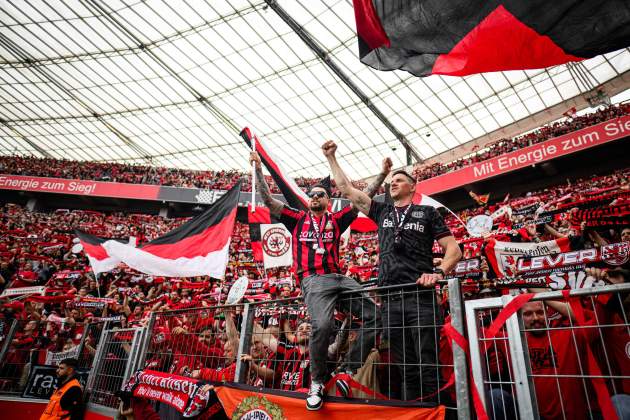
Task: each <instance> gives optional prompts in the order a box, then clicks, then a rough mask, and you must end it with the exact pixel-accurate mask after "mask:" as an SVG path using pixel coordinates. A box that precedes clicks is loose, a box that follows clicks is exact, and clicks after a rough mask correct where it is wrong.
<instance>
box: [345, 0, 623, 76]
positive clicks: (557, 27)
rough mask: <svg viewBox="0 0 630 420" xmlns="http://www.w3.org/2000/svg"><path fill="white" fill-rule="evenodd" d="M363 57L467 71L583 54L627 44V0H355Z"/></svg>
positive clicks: (425, 69) (419, 70)
mask: <svg viewBox="0 0 630 420" xmlns="http://www.w3.org/2000/svg"><path fill="white" fill-rule="evenodd" d="M353 3H354V12H355V18H356V24H357V34H358V38H359V56H360V59H361V62H363V63H364V64H367V65H368V66H370V67H373V68H375V69H377V70H398V69H400V70H405V71H408V72H409V73H411V74H413V75H415V76H428V75H430V74H444V75H451V76H465V75H468V74H474V73H483V72H491V71H503V70H520V69H535V68H543V67H550V66H555V65H558V64H563V63H567V62H570V61H580V60H583V59H585V58H590V57H594V56H596V55H599V54H604V53H607V52H611V51H615V50H618V49H621V48H625V47H628V46H629V45H630V3H628V2H627V1H626V0H590V1H581V0H557V1H553V2H549V1H546V0H489V1H488V0H486V1H482V0H454V1H448V2H444V1H439V0H430V1H422V2H420V1H417V0H403V1H388V0H353Z"/></svg>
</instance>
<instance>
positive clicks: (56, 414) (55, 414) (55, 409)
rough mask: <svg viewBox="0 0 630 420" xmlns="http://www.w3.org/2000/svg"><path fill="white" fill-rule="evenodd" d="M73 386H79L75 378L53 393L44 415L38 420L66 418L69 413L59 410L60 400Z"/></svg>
mask: <svg viewBox="0 0 630 420" xmlns="http://www.w3.org/2000/svg"><path fill="white" fill-rule="evenodd" d="M73 386H78V387H80V386H81V384H80V383H79V381H78V380H77V379H76V378H73V379H70V380H69V381H68V382H66V383H65V384H63V385H62V386H61V388H59V389H57V390H56V391H55V392H53V394H52V396H51V397H50V401H49V402H48V405H47V406H46V409H45V410H44V414H42V416H41V417H40V418H39V420H60V419H63V418H66V417H67V416H68V415H69V414H70V412H68V411H64V410H62V409H61V398H62V397H63V396H64V394H65V393H66V392H68V390H69V389H70V388H72V387H73Z"/></svg>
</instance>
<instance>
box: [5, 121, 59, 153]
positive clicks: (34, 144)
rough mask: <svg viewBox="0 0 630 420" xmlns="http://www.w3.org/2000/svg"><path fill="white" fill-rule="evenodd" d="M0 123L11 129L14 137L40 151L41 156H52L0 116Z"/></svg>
mask: <svg viewBox="0 0 630 420" xmlns="http://www.w3.org/2000/svg"><path fill="white" fill-rule="evenodd" d="M0 124H2V125H3V126H5V127H6V128H7V129H9V130H11V132H12V133H13V134H15V136H16V137H19V138H20V139H22V140H24V141H25V142H26V143H28V144H29V146H31V147H32V148H33V149H35V150H37V152H38V153H40V154H41V155H42V156H45V157H52V155H51V154H50V153H48V152H47V151H46V150H44V149H42V148H41V147H39V146H38V145H37V144H36V143H34V142H32V141H31V140H30V139H29V138H28V137H27V136H25V135H24V134H22V133H20V132H19V131H18V130H17V129H16V128H15V127H13V126H12V125H10V124H9V123H8V122H7V121H6V120H5V119H4V118H0Z"/></svg>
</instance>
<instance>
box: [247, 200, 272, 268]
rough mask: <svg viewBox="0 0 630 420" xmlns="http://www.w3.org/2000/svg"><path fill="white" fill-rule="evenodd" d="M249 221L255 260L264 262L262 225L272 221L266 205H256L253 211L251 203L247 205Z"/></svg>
mask: <svg viewBox="0 0 630 420" xmlns="http://www.w3.org/2000/svg"><path fill="white" fill-rule="evenodd" d="M247 221H248V223H249V237H250V240H251V244H252V254H253V256H254V261H256V262H260V263H262V262H263V250H262V243H261V239H262V238H261V235H260V225H261V224H268V223H271V214H270V213H269V209H268V208H266V207H256V211H255V212H252V208H251V204H250V205H249V206H248V207H247Z"/></svg>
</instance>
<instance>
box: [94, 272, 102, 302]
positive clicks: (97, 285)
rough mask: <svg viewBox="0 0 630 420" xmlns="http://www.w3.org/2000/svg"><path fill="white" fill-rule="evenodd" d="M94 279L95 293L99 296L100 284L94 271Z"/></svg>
mask: <svg viewBox="0 0 630 420" xmlns="http://www.w3.org/2000/svg"><path fill="white" fill-rule="evenodd" d="M94 281H95V282H96V293H97V294H98V297H99V298H100V297H101V284H100V283H99V282H98V273H94Z"/></svg>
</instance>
